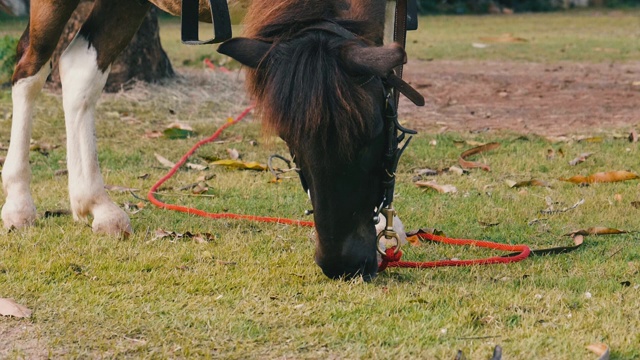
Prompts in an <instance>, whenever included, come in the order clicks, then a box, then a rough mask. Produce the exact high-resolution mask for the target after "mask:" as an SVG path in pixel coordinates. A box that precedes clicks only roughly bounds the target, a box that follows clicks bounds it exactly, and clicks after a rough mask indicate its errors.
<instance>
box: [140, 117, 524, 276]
mask: <svg viewBox="0 0 640 360" xmlns="http://www.w3.org/2000/svg"><path fill="white" fill-rule="evenodd" d="M251 110H253V106H249V107H247V108H246V109H245V110H244V111H243V112H242V113H241V114H240V115H239V116H238V117H237V118H236V119H235V120H233V121H230V122H227V123H226V124H224V125H222V126H221V127H220V128H219V129H218V130H217V131H216V132H215V133H213V135H211V136H210V137H208V138H206V139H204V140H201V141H199V142H198V143H197V144H195V145H194V146H193V147H192V148H191V150H189V151H188V152H187V153H186V154H185V155H184V156H183V157H182V158H181V159H180V161H178V162H177V163H176V164H175V166H174V167H173V168H171V170H170V171H169V172H168V173H167V175H165V176H164V177H162V178H161V179H160V180H158V182H157V183H155V185H153V186H152V187H151V189H150V190H149V193H148V194H147V198H148V199H149V201H150V202H151V203H152V204H154V205H155V206H157V207H159V208H161V209H167V210H173V211H178V212H183V213H187V214H192V215H197V216H202V217H206V218H210V219H233V220H249V221H257V222H265V223H276V224H285V225H297V226H304V227H313V226H314V223H313V221H302V220H294V219H285V218H277V217H267V216H255V215H242V214H232V213H209V212H206V211H202V210H198V209H194V208H189V207H186V206H180V205H174V204H167V203H164V202H162V201H160V200H158V199H157V198H156V196H155V195H156V192H157V191H158V189H159V188H160V186H162V184H164V183H165V182H167V181H168V180H169V179H171V177H173V175H175V173H176V172H178V169H180V167H182V165H184V164H185V163H186V162H187V160H188V159H189V157H190V156H191V155H193V154H194V153H195V152H196V150H198V149H199V148H200V147H201V146H203V145H205V144H208V143H210V142H213V141H215V140H216V139H217V138H218V137H220V134H222V132H223V131H224V130H225V129H227V128H228V127H230V126H232V125H235V124H236V123H238V122H240V121H242V119H244V118H245V117H246V116H247V115H248V114H249V113H250V112H251ZM417 236H419V237H420V238H421V239H423V240H428V241H435V242H440V243H444V244H451V245H466V246H477V247H482V248H487V249H493V250H500V251H519V252H520V253H519V254H518V255H516V256H509V257H490V258H485V259H473V260H440V261H430V262H409V261H400V259H401V257H402V252H401V251H398V252H397V253H395V252H394V249H387V254H386V256H382V261H381V262H380V264H379V266H378V271H380V272H381V271H384V270H385V269H386V268H388V267H404V268H418V269H426V268H433V267H440V266H470V265H489V264H506V263H512V262H518V261H521V260H524V259H526V258H527V257H528V256H529V254H530V253H531V250H530V249H529V247H528V246H526V245H507V244H500V243H493V242H489V241H479V240H467V239H450V238H446V237H442V236H437V235H432V234H426V233H419V234H418V235H417Z"/></svg>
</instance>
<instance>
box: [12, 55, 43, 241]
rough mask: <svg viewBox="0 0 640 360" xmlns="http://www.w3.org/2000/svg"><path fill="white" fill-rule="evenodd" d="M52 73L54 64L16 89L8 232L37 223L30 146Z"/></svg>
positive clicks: (15, 86)
mask: <svg viewBox="0 0 640 360" xmlns="http://www.w3.org/2000/svg"><path fill="white" fill-rule="evenodd" d="M50 72H51V65H50V64H49V63H47V64H45V65H44V66H43V67H42V69H40V71H38V73H37V74H35V75H34V76H31V77H28V78H24V79H20V80H18V82H16V83H15V85H13V88H12V100H13V122H12V124H11V142H10V144H9V152H8V153H7V159H6V160H5V163H4V167H3V168H2V185H3V188H4V193H5V195H6V197H7V198H6V201H5V204H4V206H3V207H2V222H3V224H4V227H5V228H7V229H10V228H13V227H15V228H22V227H25V226H29V225H32V224H33V222H34V221H35V220H36V207H35V205H34V203H33V198H32V197H31V190H30V188H29V186H30V183H31V168H30V167H29V145H30V142H31V129H32V127H33V126H32V124H33V107H34V103H35V100H36V97H38V94H40V91H41V90H42V87H43V86H44V83H45V81H46V80H47V76H49V73H50Z"/></svg>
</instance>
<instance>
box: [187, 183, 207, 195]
mask: <svg viewBox="0 0 640 360" xmlns="http://www.w3.org/2000/svg"><path fill="white" fill-rule="evenodd" d="M207 191H209V186H208V185H207V184H206V183H204V182H199V183H198V184H197V185H196V186H194V187H193V188H192V189H191V192H192V193H193V194H196V195H200V194H204V193H206V192H207Z"/></svg>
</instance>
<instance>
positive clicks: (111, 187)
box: [104, 185, 140, 193]
mask: <svg viewBox="0 0 640 360" xmlns="http://www.w3.org/2000/svg"><path fill="white" fill-rule="evenodd" d="M104 188H105V190H109V191H113V192H117V193H126V192H136V191H140V189H134V188H128V187H124V186H117V185H105V186H104Z"/></svg>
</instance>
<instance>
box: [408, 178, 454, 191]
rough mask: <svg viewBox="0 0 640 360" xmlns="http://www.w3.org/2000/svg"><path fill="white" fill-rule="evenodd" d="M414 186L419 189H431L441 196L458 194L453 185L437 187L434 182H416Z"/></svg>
mask: <svg viewBox="0 0 640 360" xmlns="http://www.w3.org/2000/svg"><path fill="white" fill-rule="evenodd" d="M415 184H416V186H417V187H419V188H427V189H433V190H435V191H437V192H439V193H442V194H446V193H457V192H458V189H457V188H456V187H455V186H453V185H438V184H436V182H435V181H416V182H415Z"/></svg>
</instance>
